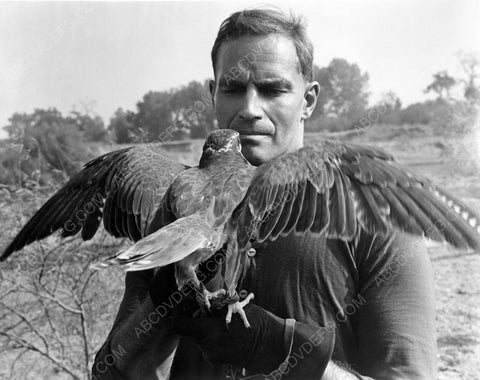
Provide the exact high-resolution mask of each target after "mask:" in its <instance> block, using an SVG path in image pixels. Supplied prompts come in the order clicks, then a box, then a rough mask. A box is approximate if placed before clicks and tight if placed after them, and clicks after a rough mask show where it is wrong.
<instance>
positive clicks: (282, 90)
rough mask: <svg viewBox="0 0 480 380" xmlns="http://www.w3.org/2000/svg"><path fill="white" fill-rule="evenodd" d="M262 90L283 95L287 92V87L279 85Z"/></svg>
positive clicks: (270, 93)
mask: <svg viewBox="0 0 480 380" xmlns="http://www.w3.org/2000/svg"><path fill="white" fill-rule="evenodd" d="M262 91H263V92H264V93H265V94H269V95H281V94H284V93H286V92H287V91H286V90H285V89H283V88H277V87H266V88H264V89H262Z"/></svg>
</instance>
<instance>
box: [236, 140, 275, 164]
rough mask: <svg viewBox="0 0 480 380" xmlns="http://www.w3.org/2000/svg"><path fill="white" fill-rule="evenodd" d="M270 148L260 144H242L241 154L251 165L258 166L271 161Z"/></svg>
mask: <svg viewBox="0 0 480 380" xmlns="http://www.w3.org/2000/svg"><path fill="white" fill-rule="evenodd" d="M272 153H273V152H272V147H271V146H269V145H268V144H261V143H245V144H244V143H243V142H242V154H243V155H244V156H245V158H246V159H247V160H248V162H250V163H251V164H252V165H255V166H259V165H261V164H263V163H265V162H267V161H269V160H270V159H272V158H273V157H272Z"/></svg>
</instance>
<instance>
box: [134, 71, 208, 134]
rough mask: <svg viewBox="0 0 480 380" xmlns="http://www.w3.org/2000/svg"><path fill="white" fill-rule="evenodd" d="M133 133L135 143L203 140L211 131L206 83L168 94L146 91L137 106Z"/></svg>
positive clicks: (190, 84)
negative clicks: (136, 140)
mask: <svg viewBox="0 0 480 380" xmlns="http://www.w3.org/2000/svg"><path fill="white" fill-rule="evenodd" d="M133 124H134V128H133V131H134V133H136V134H137V136H138V139H139V141H144V142H145V141H165V140H179V139H183V138H187V137H192V138H204V137H205V136H206V135H207V134H208V133H209V132H210V131H212V130H213V129H214V128H215V122H214V114H213V107H212V104H211V100H210V94H209V92H208V80H206V81H205V82H204V83H203V84H202V83H200V82H197V81H191V82H190V83H188V84H187V85H186V86H182V87H180V88H177V89H171V90H169V91H160V92H159V91H155V92H154V91H150V92H148V93H147V94H145V95H144V96H143V99H142V100H141V101H140V102H138V103H137V112H136V113H135V117H134V123H133Z"/></svg>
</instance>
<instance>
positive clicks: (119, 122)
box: [108, 108, 141, 144]
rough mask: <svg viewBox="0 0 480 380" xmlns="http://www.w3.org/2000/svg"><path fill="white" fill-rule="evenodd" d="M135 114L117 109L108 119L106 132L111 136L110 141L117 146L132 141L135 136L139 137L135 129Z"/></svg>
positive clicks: (138, 132)
mask: <svg viewBox="0 0 480 380" xmlns="http://www.w3.org/2000/svg"><path fill="white" fill-rule="evenodd" d="M134 120H135V113H134V112H132V111H128V110H127V111H124V110H123V109H122V108H118V109H117V110H116V111H115V114H114V115H113V117H112V118H111V119H110V124H109V126H108V130H109V131H110V132H111V134H112V139H113V140H114V141H115V142H116V143H118V144H128V143H131V142H136V141H134V137H135V136H139V135H141V134H140V131H138V130H136V129H135V125H134Z"/></svg>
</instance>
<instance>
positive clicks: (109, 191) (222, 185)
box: [0, 129, 480, 326]
mask: <svg viewBox="0 0 480 380" xmlns="http://www.w3.org/2000/svg"><path fill="white" fill-rule="evenodd" d="M102 218H103V222H104V226H105V229H106V230H107V231H108V232H110V233H111V234H112V235H114V236H124V237H128V238H130V239H131V240H133V241H135V242H136V243H135V244H133V245H132V246H131V247H130V248H128V249H127V250H125V251H123V252H120V253H119V254H118V255H116V256H114V257H112V258H109V259H107V260H104V261H103V262H101V264H100V266H105V267H106V266H109V265H111V264H120V265H124V266H125V268H126V270H131V271H133V270H143V269H149V268H156V267H161V266H165V265H168V264H174V265H175V275H176V280H177V285H178V286H179V288H181V287H183V286H184V285H186V284H192V285H193V287H194V288H195V289H196V291H197V294H198V297H197V299H198V300H199V301H200V302H202V303H203V304H204V305H206V306H207V308H208V306H209V304H210V301H209V300H210V299H212V298H214V297H222V294H223V293H227V294H226V295H225V297H226V299H228V300H229V301H228V302H229V307H228V313H227V317H226V319H227V322H229V320H230V319H231V316H232V313H234V312H238V313H239V314H240V317H241V318H242V319H243V321H244V323H245V325H246V326H248V321H247V319H246V317H245V314H244V312H243V310H242V308H243V306H244V305H245V304H246V302H248V300H249V299H251V297H252V295H249V297H248V298H247V300H245V301H242V302H241V303H240V302H238V297H237V298H236V297H235V295H236V285H237V283H238V280H239V278H240V276H241V274H242V270H243V268H244V262H245V260H246V252H247V251H248V250H249V249H250V248H251V245H252V244H253V243H262V242H263V241H265V240H267V239H269V240H275V239H277V238H278V237H279V236H287V235H289V234H290V233H295V234H304V233H312V234H318V235H320V234H324V235H325V236H326V237H327V238H332V239H341V240H344V241H350V240H352V239H354V237H355V236H356V235H357V234H358V233H359V231H360V230H362V229H363V230H366V231H367V232H370V233H389V232H391V231H392V230H394V229H398V230H401V231H404V232H407V233H411V234H415V235H419V236H426V237H428V238H430V239H433V240H437V241H447V242H449V243H451V244H452V245H454V246H456V247H462V248H474V249H478V248H479V247H480V217H479V216H478V215H477V214H476V213H475V212H474V211H473V210H472V209H470V208H469V207H468V206H467V205H465V204H464V203H463V202H461V201H460V200H458V199H456V198H455V197H453V196H452V195H450V194H448V193H447V192H445V191H443V190H441V189H440V188H438V187H437V186H435V185H433V184H432V183H431V182H430V181H428V180H427V179H422V178H420V177H417V176H414V175H413V174H411V173H409V172H408V171H407V170H405V169H402V168H401V166H400V165H399V164H397V163H396V162H395V161H394V160H393V158H392V156H390V155H389V154H387V153H385V152H383V151H382V150H379V149H376V148H371V147H365V146H358V145H353V144H344V143H339V142H336V141H329V140H325V141H323V142H320V143H318V144H316V145H309V146H305V147H303V148H301V149H299V150H297V151H294V152H290V153H285V154H283V155H281V156H279V157H277V158H276V159H274V160H272V161H270V162H267V163H265V164H263V165H261V166H259V167H254V166H251V165H250V164H249V163H248V161H247V160H246V159H245V158H244V157H243V155H242V153H241V143H240V137H239V134H238V133H237V132H235V131H233V130H228V129H222V130H218V131H215V132H213V133H212V134H210V135H209V137H208V138H207V140H206V142H205V144H204V147H203V154H202V156H201V159H200V162H199V165H198V166H197V167H193V168H188V167H187V166H185V165H181V164H178V163H175V162H173V161H171V160H169V159H167V158H165V157H163V156H161V155H160V154H159V153H158V146H157V145H155V144H152V145H144V146H136V147H132V148H127V149H123V150H119V151H115V152H111V153H108V154H106V155H103V156H101V157H99V158H96V159H94V160H92V161H91V162H89V163H88V164H87V165H86V166H85V168H84V169H83V170H82V171H81V172H80V173H78V174H77V175H76V176H74V177H73V178H72V179H71V180H70V181H69V182H68V183H67V184H66V185H65V186H64V187H63V188H62V189H61V190H60V191H58V192H57V193H56V194H55V195H54V196H53V197H52V198H50V199H49V200H48V201H47V203H46V204H45V205H44V206H43V207H42V208H41V209H40V210H39V211H38V212H37V213H36V214H35V215H34V216H33V217H32V219H31V220H30V221H29V222H28V223H27V224H26V226H25V227H24V228H23V229H22V230H21V231H20V233H19V234H18V235H17V237H16V238H15V239H14V240H13V242H12V243H11V244H10V246H9V247H8V248H7V249H6V251H5V252H4V253H3V255H2V256H1V257H0V259H1V260H4V259H5V258H7V257H8V256H9V255H10V254H11V253H13V252H14V251H16V250H19V249H21V248H22V247H23V246H25V245H26V244H29V243H31V242H33V241H35V240H39V239H42V238H44V237H46V236H47V235H50V234H51V233H53V232H54V231H56V230H59V229H60V230H61V234H62V236H64V237H65V236H72V235H75V234H77V233H78V232H80V231H81V235H82V238H83V239H85V240H87V239H90V238H91V237H92V236H93V235H94V234H95V232H96V230H97V228H98V227H99V224H100V222H101V220H102ZM220 249H224V250H225V255H226V258H225V262H224V264H223V266H222V268H221V276H222V279H223V289H218V291H217V292H213V293H210V292H209V291H207V290H206V288H205V286H204V284H202V282H201V281H200V280H199V279H198V277H197V273H196V270H197V268H198V266H199V264H200V263H202V262H205V261H206V260H207V259H208V258H210V257H211V256H212V255H213V254H214V253H215V252H216V251H218V250H220ZM232 300H233V301H232Z"/></svg>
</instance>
